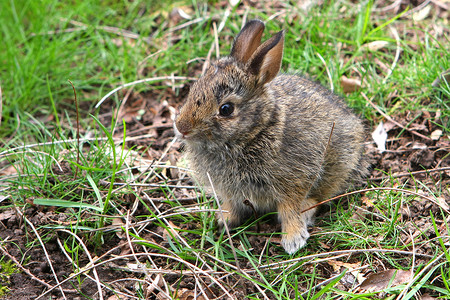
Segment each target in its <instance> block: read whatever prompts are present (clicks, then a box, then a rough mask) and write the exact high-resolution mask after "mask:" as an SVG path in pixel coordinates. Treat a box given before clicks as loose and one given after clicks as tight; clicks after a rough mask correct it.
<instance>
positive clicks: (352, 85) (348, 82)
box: [341, 75, 361, 93]
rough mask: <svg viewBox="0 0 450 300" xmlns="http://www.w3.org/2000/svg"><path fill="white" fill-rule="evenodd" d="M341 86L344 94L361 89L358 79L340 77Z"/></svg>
mask: <svg viewBox="0 0 450 300" xmlns="http://www.w3.org/2000/svg"><path fill="white" fill-rule="evenodd" d="M341 86H342V89H343V91H344V93H353V92H355V91H357V90H359V89H360V88H361V80H359V79H358V78H347V77H346V76H344V75H342V77H341Z"/></svg>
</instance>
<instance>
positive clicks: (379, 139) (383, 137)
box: [372, 121, 388, 153]
mask: <svg viewBox="0 0 450 300" xmlns="http://www.w3.org/2000/svg"><path fill="white" fill-rule="evenodd" d="M387 137H388V134H387V132H386V130H385V129H384V127H383V121H381V122H380V124H378V126H377V128H376V129H375V131H374V132H372V138H373V140H374V142H375V144H377V148H378V150H379V151H380V152H381V153H383V152H384V151H386V141H387Z"/></svg>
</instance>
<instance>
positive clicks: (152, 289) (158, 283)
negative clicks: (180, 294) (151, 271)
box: [146, 274, 164, 296]
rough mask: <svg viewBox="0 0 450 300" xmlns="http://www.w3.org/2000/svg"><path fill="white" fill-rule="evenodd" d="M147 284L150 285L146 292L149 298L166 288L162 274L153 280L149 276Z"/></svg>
mask: <svg viewBox="0 0 450 300" xmlns="http://www.w3.org/2000/svg"><path fill="white" fill-rule="evenodd" d="M146 282H148V283H149V285H148V287H147V290H146V294H147V295H148V296H150V295H151V294H152V293H155V294H156V291H157V290H159V289H160V288H162V287H163V286H164V279H163V278H162V276H161V274H157V275H156V277H155V278H152V276H147V277H146Z"/></svg>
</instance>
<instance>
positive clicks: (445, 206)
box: [437, 196, 450, 210]
mask: <svg viewBox="0 0 450 300" xmlns="http://www.w3.org/2000/svg"><path fill="white" fill-rule="evenodd" d="M437 201H438V203H439V206H440V207H442V208H443V209H445V210H449V208H450V207H449V206H448V203H447V201H445V198H444V197H442V196H441V197H437Z"/></svg>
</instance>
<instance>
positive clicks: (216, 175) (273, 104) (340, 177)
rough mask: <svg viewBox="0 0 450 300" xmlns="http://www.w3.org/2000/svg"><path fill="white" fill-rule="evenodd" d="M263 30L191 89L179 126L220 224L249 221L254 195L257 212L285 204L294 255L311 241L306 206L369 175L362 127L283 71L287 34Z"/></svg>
mask: <svg viewBox="0 0 450 300" xmlns="http://www.w3.org/2000/svg"><path fill="white" fill-rule="evenodd" d="M263 29H264V24H263V23H262V22H261V21H259V20H252V21H250V22H249V23H247V24H246V26H244V28H243V29H242V30H241V32H240V33H239V35H238V36H237V37H236V40H235V42H234V45H233V48H232V52H231V55H230V56H227V57H223V58H221V59H219V60H218V61H216V62H214V63H212V64H211V66H210V67H209V68H208V70H207V72H206V73H205V75H204V76H202V77H201V78H200V79H199V80H198V81H197V82H196V83H195V84H194V85H193V86H192V88H191V91H190V93H189V95H188V98H187V100H186V102H185V104H184V105H183V107H182V108H181V110H180V113H179V115H178V116H177V119H176V124H175V125H176V129H177V131H178V132H179V134H180V136H181V137H182V138H183V139H184V141H185V144H186V155H187V157H188V159H189V161H190V163H191V167H192V168H193V169H194V170H195V171H197V173H198V176H197V177H198V179H199V180H200V182H202V183H203V184H206V185H208V184H209V180H208V176H207V174H209V175H210V177H211V179H212V184H213V186H214V188H215V190H216V191H217V194H218V195H219V198H220V200H221V201H222V202H223V209H224V210H226V211H227V212H226V214H225V220H220V219H219V223H220V224H223V222H224V221H226V222H227V223H228V224H229V225H230V226H232V227H234V226H238V225H239V224H241V223H242V221H244V220H245V218H246V217H247V216H248V214H250V213H251V209H250V208H249V207H248V206H247V205H245V204H244V200H246V199H248V200H249V201H250V202H251V203H252V205H253V207H254V208H255V209H257V210H258V211H261V212H269V211H278V216H279V219H280V221H281V223H282V229H283V231H284V232H286V234H285V235H284V236H283V238H282V245H283V247H284V248H285V250H286V251H287V252H288V253H291V254H292V253H294V252H296V251H297V250H298V249H299V248H301V247H303V246H304V245H305V243H306V240H307V239H308V237H309V233H308V230H307V226H308V225H312V222H313V216H314V211H315V210H314V209H313V210H310V211H307V212H305V213H303V214H300V211H302V210H304V209H306V208H308V207H311V206H312V205H314V204H315V203H317V202H318V201H321V200H324V199H326V198H329V197H331V196H333V195H335V194H337V193H339V192H341V191H343V190H344V189H346V188H347V187H348V186H349V183H350V182H351V181H352V180H355V179H356V180H357V179H360V178H361V177H362V176H364V175H365V174H366V172H367V168H366V164H365V162H364V160H363V157H362V153H363V141H364V128H363V125H362V122H361V121H360V119H359V118H358V117H356V116H355V115H354V114H353V113H352V112H351V111H350V110H349V109H348V108H347V106H346V105H345V104H344V102H343V101H342V99H341V98H339V97H338V96H336V95H334V94H333V93H331V92H330V91H329V90H327V89H325V88H324V87H322V86H320V85H318V84H316V83H314V82H311V81H309V80H307V79H305V78H302V77H300V76H295V75H283V74H279V75H277V74H278V72H279V70H280V66H281V60H282V55H283V44H284V33H283V32H279V33H277V34H276V35H274V36H273V37H272V38H270V39H269V40H267V41H266V42H264V43H263V44H260V43H261V35H262V31H263ZM255 45H258V46H255ZM225 103H232V105H233V107H234V111H233V112H232V113H231V114H230V115H229V116H224V115H221V114H220V113H219V112H220V109H221V106H222V105H223V104H225ZM333 124H334V129H333V131H332V128H333ZM331 131H332V134H331ZM330 134H331V136H330ZM328 142H329V143H328Z"/></svg>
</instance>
